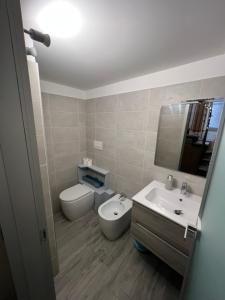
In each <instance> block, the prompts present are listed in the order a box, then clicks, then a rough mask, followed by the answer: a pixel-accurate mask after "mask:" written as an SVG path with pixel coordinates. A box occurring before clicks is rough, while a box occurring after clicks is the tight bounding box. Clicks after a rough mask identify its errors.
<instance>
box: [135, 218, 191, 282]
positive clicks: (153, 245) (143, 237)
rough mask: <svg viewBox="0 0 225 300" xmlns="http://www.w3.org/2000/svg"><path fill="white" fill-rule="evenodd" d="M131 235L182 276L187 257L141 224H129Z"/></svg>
mask: <svg viewBox="0 0 225 300" xmlns="http://www.w3.org/2000/svg"><path fill="white" fill-rule="evenodd" d="M131 233H132V235H133V236H134V238H135V239H137V240H138V241H140V242H141V243H142V244H143V245H144V246H145V247H146V248H148V249H149V250H150V251H151V252H152V253H154V254H155V255H156V256H158V257H159V258H160V259H161V260H162V261H164V262H165V263H166V264H168V265H169V266H170V267H171V268H173V269H174V270H175V271H177V272H178V273H179V274H181V275H182V276H183V275H184V273H185V269H186V265H187V261H188V257H187V256H186V255H184V254H183V253H182V252H180V251H178V250H177V249H175V248H174V247H172V246H171V245H169V244H168V243H167V242H165V241H164V240H162V239H160V238H159V237H158V236H157V235H155V234H154V233H152V232H151V231H149V230H148V229H146V228H145V227H143V226H142V225H141V224H138V223H133V222H132V224H131Z"/></svg>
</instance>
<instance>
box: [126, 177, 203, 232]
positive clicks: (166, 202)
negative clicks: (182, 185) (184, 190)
mask: <svg viewBox="0 0 225 300" xmlns="http://www.w3.org/2000/svg"><path fill="white" fill-rule="evenodd" d="M132 199H133V200H134V201H136V202H138V203H140V204H142V205H144V206H146V207H148V208H150V209H152V210H154V211H156V212H157V213H159V214H161V215H163V216H165V217H167V218H169V219H171V220H173V221H174V222H176V223H178V224H180V225H182V226H184V227H186V226H187V225H188V224H189V225H192V226H195V227H196V225H197V219H198V213H199V209H200V204H201V197H200V196H197V195H195V194H192V193H188V194H187V195H182V194H181V193H180V189H173V190H171V191H168V190H166V189H165V185H164V184H163V183H162V182H159V181H156V180H154V181H152V182H151V183H150V184H149V185H147V186H146V187H145V188H143V189H142V190H141V191H140V192H138V193H137V194H136V195H135V196H134V197H133V198H132ZM175 210H176V211H179V210H180V211H181V214H180V215H177V214H176V213H175Z"/></svg>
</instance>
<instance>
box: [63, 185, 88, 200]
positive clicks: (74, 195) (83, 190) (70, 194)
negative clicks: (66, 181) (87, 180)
mask: <svg viewBox="0 0 225 300" xmlns="http://www.w3.org/2000/svg"><path fill="white" fill-rule="evenodd" d="M89 193H93V190H92V189H91V188H89V187H88V186H86V185H84V184H76V185H74V186H72V187H70V188H68V189H66V190H64V191H63V192H62V193H60V195H59V197H60V199H61V200H63V201H73V200H78V199H79V198H81V197H83V196H84V195H87V194H89Z"/></svg>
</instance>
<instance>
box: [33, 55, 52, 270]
mask: <svg viewBox="0 0 225 300" xmlns="http://www.w3.org/2000/svg"><path fill="white" fill-rule="evenodd" d="M28 70H29V77H30V86H31V95H32V104H33V112H34V123H35V131H36V139H37V146H38V156H39V163H40V171H41V181H42V189H43V196H44V206H45V214H46V222H47V234H48V238H49V239H48V241H49V248H50V255H51V262H52V268H53V274H54V275H56V274H57V272H58V255H57V248H56V239H55V230H54V221H53V211H52V205H51V194H50V185H49V170H48V165H47V149H46V139H45V128H44V120H43V107H42V100H41V91H40V83H39V73H38V65H37V63H36V62H34V61H29V60H28Z"/></svg>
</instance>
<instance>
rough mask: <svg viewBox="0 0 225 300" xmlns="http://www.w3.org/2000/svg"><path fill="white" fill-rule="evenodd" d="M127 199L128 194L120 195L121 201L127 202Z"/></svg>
mask: <svg viewBox="0 0 225 300" xmlns="http://www.w3.org/2000/svg"><path fill="white" fill-rule="evenodd" d="M126 198H127V195H126V194H124V193H120V196H119V199H120V201H123V200H125V199H126Z"/></svg>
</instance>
